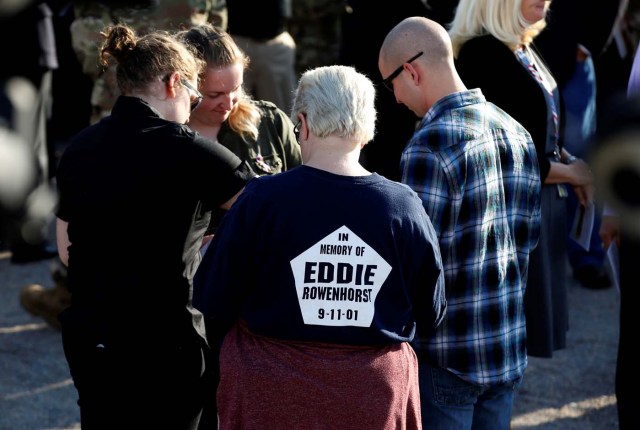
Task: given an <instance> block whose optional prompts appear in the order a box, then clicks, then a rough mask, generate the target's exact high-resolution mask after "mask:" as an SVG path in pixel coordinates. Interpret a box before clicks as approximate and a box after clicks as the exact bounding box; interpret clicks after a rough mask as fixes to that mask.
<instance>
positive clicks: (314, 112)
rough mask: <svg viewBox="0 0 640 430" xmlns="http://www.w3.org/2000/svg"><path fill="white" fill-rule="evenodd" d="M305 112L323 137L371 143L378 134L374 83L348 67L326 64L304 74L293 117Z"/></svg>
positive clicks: (292, 113) (313, 128) (295, 120)
mask: <svg viewBox="0 0 640 430" xmlns="http://www.w3.org/2000/svg"><path fill="white" fill-rule="evenodd" d="M299 113H301V114H303V115H306V117H307V120H308V124H309V129H310V130H311V132H312V133H313V134H315V135H316V136H318V137H320V138H324V137H328V136H337V137H343V138H348V139H354V140H357V141H358V142H360V143H368V142H369V141H371V140H372V139H373V136H374V134H375V122H376V108H375V88H374V86H373V82H371V80H370V79H369V78H368V77H366V76H365V75H363V74H361V73H359V72H357V71H356V69H354V68H353V67H349V66H337V65H335V66H323V67H318V68H315V69H311V70H308V71H306V72H305V73H303V75H302V77H301V78H300V81H299V82H298V88H297V89H296V93H295V97H294V101H293V108H292V110H291V119H292V121H293V122H294V123H295V122H297V116H298V114H299Z"/></svg>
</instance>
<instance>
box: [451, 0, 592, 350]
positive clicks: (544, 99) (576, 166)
mask: <svg viewBox="0 0 640 430" xmlns="http://www.w3.org/2000/svg"><path fill="white" fill-rule="evenodd" d="M548 7H549V2H548V1H544V0H460V2H459V3H458V8H457V9H456V14H455V18H454V20H453V22H452V24H451V26H450V29H449V34H450V35H451V39H452V42H453V50H454V55H455V57H456V66H457V68H458V71H459V72H460V77H461V78H462V80H463V82H464V83H465V84H466V85H467V86H469V87H471V88H475V87H477V88H480V89H481V90H482V92H483V93H484V95H485V96H486V98H487V100H488V101H490V102H493V103H494V104H496V105H497V106H498V107H500V108H502V109H503V110H504V111H506V112H507V113H508V114H509V115H511V116H512V117H513V118H514V119H515V120H516V121H518V122H519V123H520V124H522V125H523V126H524V128H525V129H527V131H528V132H529V133H530V134H531V138H532V139H533V143H534V145H535V147H536V152H537V156H538V163H539V166H540V181H541V183H542V191H541V193H542V200H541V210H542V215H541V232H540V241H539V243H538V246H537V247H536V249H535V250H534V251H533V252H532V253H531V259H530V261H529V271H528V278H527V288H526V292H525V297H524V305H525V313H526V319H527V330H526V331H527V336H526V337H527V354H528V355H530V356H534V357H546V358H549V357H552V356H553V352H554V351H556V350H559V349H563V348H565V347H566V337H567V331H568V330H569V301H568V291H567V276H566V272H567V270H566V269H567V250H566V246H567V245H566V237H567V234H568V232H567V202H566V200H567V196H568V191H567V187H572V188H573V190H574V191H575V193H576V196H577V197H578V201H579V204H582V205H587V204H590V203H591V202H593V193H594V189H593V178H592V176H591V173H590V170H589V166H588V165H587V163H585V162H584V160H581V159H579V158H577V157H575V156H573V155H572V154H571V153H569V152H568V151H567V149H566V148H563V147H562V146H561V145H562V142H561V141H559V136H560V128H559V126H560V123H559V121H560V111H559V107H560V98H559V97H560V95H559V91H558V88H557V84H556V81H555V79H554V77H553V75H552V74H551V72H550V71H549V69H548V68H547V67H546V65H545V63H544V61H543V60H542V58H541V57H540V55H539V54H538V52H537V50H536V48H535V46H534V44H533V41H534V39H535V38H536V37H537V36H538V35H539V34H540V31H542V29H544V27H545V26H546V14H547V10H548ZM574 54H575V53H574ZM559 238H564V239H565V240H559Z"/></svg>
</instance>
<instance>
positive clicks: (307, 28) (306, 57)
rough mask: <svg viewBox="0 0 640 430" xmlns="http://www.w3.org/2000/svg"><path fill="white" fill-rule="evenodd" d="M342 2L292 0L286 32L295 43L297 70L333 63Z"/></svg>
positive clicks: (338, 38) (337, 0)
mask: <svg viewBox="0 0 640 430" xmlns="http://www.w3.org/2000/svg"><path fill="white" fill-rule="evenodd" d="M344 8H345V2H344V1H343V0H293V2H292V13H293V16H292V18H291V20H290V21H289V33H291V35H292V36H293V40H295V41H296V45H297V51H296V71H297V73H298V74H299V75H300V74H301V73H302V72H304V71H305V70H307V69H310V68H314V67H319V66H327V65H330V64H336V62H337V60H338V49H339V47H340V16H341V15H342V12H343V10H344Z"/></svg>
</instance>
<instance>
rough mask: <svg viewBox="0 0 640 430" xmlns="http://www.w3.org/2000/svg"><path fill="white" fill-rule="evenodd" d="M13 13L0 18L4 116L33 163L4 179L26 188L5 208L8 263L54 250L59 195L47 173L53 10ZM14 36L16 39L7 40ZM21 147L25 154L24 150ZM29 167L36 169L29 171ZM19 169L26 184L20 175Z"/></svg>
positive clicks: (42, 5) (41, 7)
mask: <svg viewBox="0 0 640 430" xmlns="http://www.w3.org/2000/svg"><path fill="white" fill-rule="evenodd" d="M13 12H14V13H12V14H11V15H4V16H3V17H2V18H1V20H2V21H1V22H0V38H1V40H3V41H4V42H3V44H2V46H3V48H4V49H3V55H5V56H6V57H5V58H7V59H8V61H4V62H3V65H2V67H0V85H2V89H3V90H2V91H3V100H2V101H3V103H2V117H3V118H4V125H5V127H7V128H8V129H9V130H10V131H11V132H12V135H13V137H16V138H17V139H19V140H20V141H21V142H22V145H26V147H27V150H28V151H29V152H30V154H31V155H30V157H33V158H32V160H33V164H31V163H29V164H31V165H30V166H28V167H26V168H21V169H20V170H21V171H20V172H16V173H15V174H13V175H11V177H9V178H8V179H7V180H8V181H9V183H13V184H16V186H18V187H24V189H22V190H17V192H18V193H19V194H21V193H26V194H24V195H22V196H19V195H16V201H15V202H13V203H11V207H10V208H7V209H9V210H5V213H4V216H5V218H4V220H5V221H4V226H3V227H4V231H3V232H2V233H3V234H2V236H0V237H4V238H5V240H6V241H7V242H8V245H7V247H8V249H9V250H10V251H11V262H12V263H16V264H24V263H30V262H33V261H38V260H42V259H50V258H53V257H55V256H56V255H57V251H56V249H55V246H53V245H51V244H50V243H49V235H50V230H51V226H52V222H53V219H54V213H53V211H54V208H55V205H56V200H57V196H56V192H55V187H54V186H53V184H52V182H51V178H50V175H49V169H50V163H51V161H50V160H49V148H48V141H47V122H48V120H49V118H50V116H51V108H52V100H53V99H52V78H53V71H54V70H55V69H56V68H57V67H58V56H57V52H56V40H55V33H54V28H53V11H52V8H51V7H50V6H49V4H48V3H47V2H26V3H24V4H22V5H18V6H17V8H16V9H15V10H14V11H13ZM16 38H18V39H19V40H20V43H16V42H11V41H15V40H16ZM14 143H15V141H14ZM19 152H21V153H23V154H24V151H22V150H19ZM12 168H14V169H15V168H18V165H16V166H13V167H12ZM32 168H33V169H34V171H33V174H30V173H29V170H30V169H32ZM8 172H10V170H8ZM5 174H6V173H5ZM22 174H24V175H25V178H26V179H27V180H28V181H29V182H28V183H25V182H23V180H21V179H20V178H21V175H22ZM23 179H24V178H23ZM5 187H6V186H5Z"/></svg>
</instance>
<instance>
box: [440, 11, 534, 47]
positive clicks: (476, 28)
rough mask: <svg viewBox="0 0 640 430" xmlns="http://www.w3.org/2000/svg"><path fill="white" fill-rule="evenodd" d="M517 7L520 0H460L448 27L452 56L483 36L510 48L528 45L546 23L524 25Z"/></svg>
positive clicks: (525, 23)
mask: <svg viewBox="0 0 640 430" xmlns="http://www.w3.org/2000/svg"><path fill="white" fill-rule="evenodd" d="M521 4H522V0H460V1H459V2H458V6H457V7H456V12H455V15H454V18H453V21H452V22H451V24H450V25H449V36H451V42H452V45H453V52H454V55H455V56H457V55H458V52H459V51H460V47H461V46H462V45H463V44H464V43H465V42H466V41H467V40H469V39H471V38H474V37H477V36H482V35H485V34H490V35H492V36H493V37H495V38H496V39H498V40H499V41H501V42H502V43H504V44H506V45H507V46H509V47H510V48H512V49H515V48H516V47H517V46H518V45H520V44H524V45H528V44H529V43H531V41H533V39H534V38H535V37H536V36H537V35H538V34H539V33H540V32H541V31H542V29H543V28H544V27H545V26H546V21H545V20H544V19H543V20H541V21H538V22H536V23H533V24H531V23H529V22H527V21H526V20H525V19H524V17H523V16H522V12H521V10H520V7H521Z"/></svg>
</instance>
